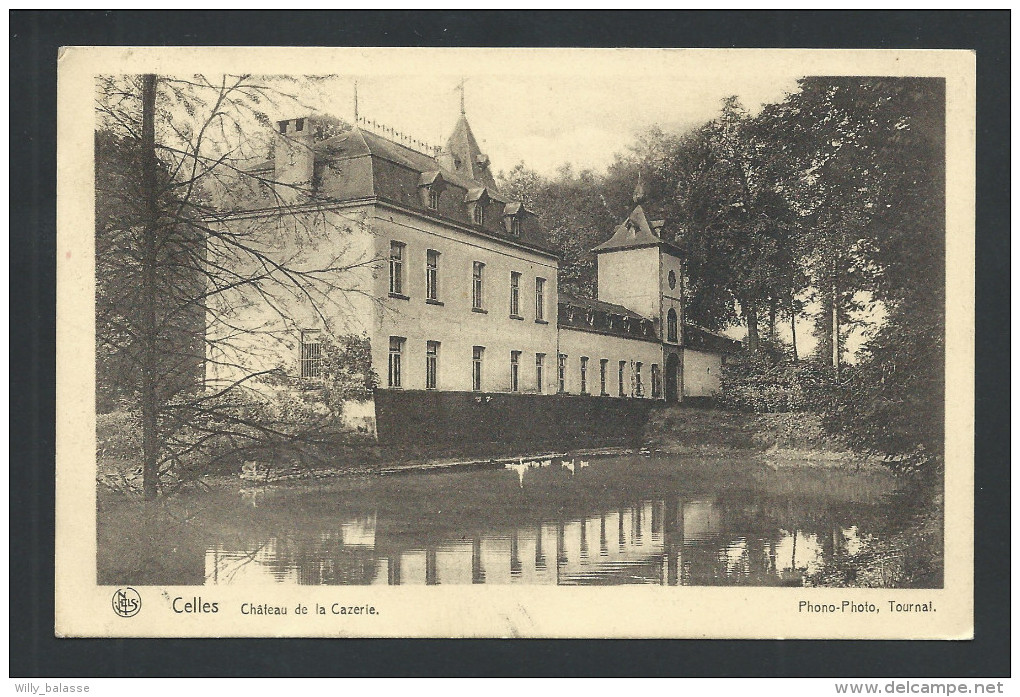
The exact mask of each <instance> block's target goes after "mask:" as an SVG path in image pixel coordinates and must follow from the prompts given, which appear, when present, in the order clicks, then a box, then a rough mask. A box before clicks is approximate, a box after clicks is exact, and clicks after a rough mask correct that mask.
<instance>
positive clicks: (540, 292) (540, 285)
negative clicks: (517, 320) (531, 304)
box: [535, 278, 545, 320]
mask: <svg viewBox="0 0 1020 697" xmlns="http://www.w3.org/2000/svg"><path fill="white" fill-rule="evenodd" d="M535 319H539V320H544V319H545V279H544V278H536V279H535Z"/></svg>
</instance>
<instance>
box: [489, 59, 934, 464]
mask: <svg viewBox="0 0 1020 697" xmlns="http://www.w3.org/2000/svg"><path fill="white" fill-rule="evenodd" d="M944 131H945V85H944V82H943V81H942V80H938V79H923V78H854V77H835V78H829V77H811V78H804V79H802V80H801V81H800V83H799V86H798V89H797V90H796V91H795V92H794V93H792V94H790V95H788V97H787V98H786V99H785V100H783V101H781V102H779V103H776V104H770V105H766V106H765V107H764V108H763V109H761V111H760V112H758V113H757V114H751V113H749V112H748V111H747V110H745V109H744V108H743V107H742V105H741V104H740V103H739V102H738V101H737V99H736V98H729V99H727V100H725V101H724V103H723V104H722V108H721V110H720V113H719V116H718V117H717V118H715V119H713V120H712V121H711V122H710V123H707V124H705V125H704V126H702V127H700V128H697V129H694V130H693V131H690V132H687V133H681V134H677V133H667V132H664V131H662V130H660V129H652V130H650V131H649V132H647V133H644V134H642V135H641V136H640V137H639V138H638V139H637V140H636V142H635V143H634V144H633V146H632V147H631V149H630V151H629V152H628V153H626V154H624V155H619V156H618V157H617V161H616V163H615V164H614V165H613V166H611V167H610V168H609V170H608V171H607V172H606V173H605V174H596V173H593V172H582V173H580V174H577V173H574V172H573V171H572V170H571V169H569V168H563V169H562V170H561V171H560V172H559V173H558V174H557V175H556V176H555V177H552V178H549V179H546V178H543V177H541V176H539V175H538V174H536V173H535V172H532V171H530V170H528V169H527V168H526V167H525V166H524V165H523V164H522V165H518V167H516V168H515V169H514V170H513V171H511V172H510V173H508V174H505V175H502V176H501V185H502V186H503V187H504V188H505V189H506V190H507V192H508V193H510V194H511V195H514V196H515V197H517V198H520V199H522V200H524V201H525V202H526V203H527V204H528V205H529V207H531V208H532V209H533V210H535V211H536V212H537V213H539V214H540V215H541V216H542V217H543V219H544V222H545V224H546V226H547V227H548V228H549V240H550V242H551V243H552V244H553V246H554V247H555V248H556V249H557V250H558V251H559V252H560V254H561V257H562V270H561V274H560V278H561V284H562V286H563V288H565V289H568V290H572V291H574V292H581V293H583V294H588V295H591V294H592V293H593V292H594V278H595V275H594V257H593V255H591V253H590V249H591V247H593V246H595V245H596V244H598V243H600V242H602V241H604V240H606V239H608V238H609V237H610V236H611V235H612V233H613V229H614V228H615V226H616V225H618V224H619V223H620V221H622V220H623V219H624V217H625V216H626V215H627V213H628V211H629V209H630V208H631V207H632V206H633V205H634V204H633V202H632V201H631V199H630V196H629V194H630V192H631V191H632V190H633V189H634V185H635V183H636V182H637V181H638V177H639V173H640V175H641V177H642V178H643V187H644V190H645V192H646V193H647V202H646V203H645V204H644V205H645V208H646V211H647V212H648V213H649V218H651V219H665V221H666V226H665V227H664V228H663V230H664V233H663V234H664V236H665V237H666V239H667V240H669V241H671V242H673V243H674V244H675V245H677V246H678V247H679V248H680V249H681V250H682V253H683V255H684V258H685V260H686V276H687V279H686V281H687V283H686V286H685V288H686V291H687V294H688V310H687V311H688V315H687V317H686V320H687V321H691V322H694V323H696V324H700V325H702V326H705V327H707V328H710V329H723V328H725V327H726V326H731V325H734V324H739V325H740V326H743V327H744V328H745V329H746V331H747V343H746V349H747V351H748V354H749V356H748V360H747V361H746V362H744V363H742V364H740V365H739V366H734V367H732V368H731V369H730V370H728V371H727V374H728V377H727V394H726V397H725V399H726V400H728V402H729V403H730V404H731V405H732V406H735V407H739V408H744V409H751V410H753V411H759V412H775V411H790V410H796V409H814V410H815V411H818V412H819V413H824V414H825V419H824V421H825V423H826V424H827V425H828V427H829V428H830V429H831V430H832V431H833V432H834V433H836V434H838V435H840V436H841V437H843V438H845V439H846V441H847V442H849V443H850V444H852V445H853V446H854V447H855V448H857V449H860V450H866V451H870V452H873V453H879V454H882V455H885V456H888V457H889V458H890V459H892V460H894V461H896V462H897V463H899V464H900V465H903V466H909V467H911V468H918V467H924V466H926V465H927V464H931V463H932V462H936V461H937V460H938V459H939V458H940V457H941V453H942V439H943V427H942V421H943V414H944V405H943V389H944V379H943V369H944V363H945V354H944V334H945V322H944V307H945V158H944V155H945V133H944ZM805 316H806V318H807V319H809V320H810V324H811V325H813V327H814V332H815V337H816V340H817V341H816V345H817V348H816V352H815V355H814V356H813V362H812V363H811V364H803V362H802V361H798V359H799V358H803V356H798V353H797V348H796V343H794V344H793V346H792V347H791V351H789V352H787V355H786V356H784V357H783V358H781V359H779V360H778V362H777V357H776V356H772V355H770V354H769V345H770V344H774V343H775V341H776V338H777V325H778V323H780V322H784V321H787V322H789V321H793V320H795V319H797V318H801V319H804V318H805ZM853 329H858V330H864V331H865V334H864V335H865V337H866V340H865V342H864V343H863V345H862V346H861V347H860V348H859V350H857V352H856V355H848V348H847V337H848V335H849V333H850V331H851V330H853ZM826 370H827V371H828V372H825V371H826Z"/></svg>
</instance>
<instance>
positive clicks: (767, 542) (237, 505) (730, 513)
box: [160, 458, 893, 585]
mask: <svg viewBox="0 0 1020 697" xmlns="http://www.w3.org/2000/svg"><path fill="white" fill-rule="evenodd" d="M518 464H521V463H518ZM709 464H711V466H712V467H716V468H717V469H715V470H710V469H708V468H707V467H702V468H693V469H691V470H686V471H685V469H684V468H682V467H678V466H676V465H675V464H674V463H671V462H665V463H663V462H661V461H656V460H655V459H653V458H616V459H613V460H610V461H603V462H597V463H595V464H593V465H590V466H586V467H583V468H582V467H575V468H574V471H573V472H571V471H570V468H568V467H564V466H559V467H554V466H549V465H545V464H544V462H543V463H541V464H540V465H539V466H536V467H531V466H528V468H527V469H526V470H522V471H524V476H523V478H522V477H521V474H520V472H518V471H516V470H514V469H511V470H489V471H477V472H465V473H453V474H442V475H430V476H408V477H403V478H396V477H395V478H392V479H391V480H372V481H367V482H366V483H364V484H363V485H359V486H358V487H357V488H352V487H350V486H346V487H345V486H340V485H336V486H323V487H319V488H317V489H315V490H311V489H307V488H305V489H302V488H298V487H294V488H286V487H280V488H279V489H276V490H271V491H270V490H267V491H265V492H262V495H261V496H260V497H259V499H258V506H256V507H252V505H251V502H250V501H245V500H243V499H242V498H241V497H239V496H237V494H236V493H235V494H233V497H232V498H227V497H222V498H220V499H218V501H217V505H215V506H207V507H206V508H205V509H204V510H203V512H202V514H201V516H200V517H201V518H202V521H201V527H199V528H197V531H198V532H202V530H204V531H205V533H204V537H203V538H201V540H202V541H204V545H202V546H201V547H200V549H201V550H202V551H201V552H199V554H200V555H201V554H205V555H206V556H205V566H204V569H205V572H206V574H207V575H208V576H209V578H208V579H206V582H210V583H231V582H234V583H243V582H246V581H249V580H253V579H254V580H258V578H257V577H262V580H268V579H270V578H272V579H275V580H276V581H278V582H281V583H301V584H329V585H343V584H358V585H361V584H371V583H383V584H385V583H389V584H406V583H440V584H444V583H497V584H498V583H522V584H545V583H561V584H566V583H569V584H619V583H662V584H669V585H726V584H740V585H778V584H800V583H801V581H802V578H803V575H804V574H805V572H807V573H813V572H814V571H816V570H817V568H818V566H819V565H820V564H821V563H822V562H823V561H827V560H831V559H841V560H850V562H849V563H852V560H853V559H854V557H855V554H857V553H858V552H859V550H860V548H861V546H862V542H861V541H862V540H869V539H871V537H873V536H877V537H881V536H882V535H884V534H886V531H888V530H889V529H891V525H893V523H891V522H890V520H889V515H890V510H889V509H890V506H889V505H888V503H885V502H884V501H883V494H884V492H886V491H888V490H889V488H890V487H889V483H888V481H884V480H883V481H879V480H877V479H876V480H875V481H870V480H869V479H868V478H867V477H860V476H858V475H853V476H847V475H845V474H840V473H831V472H829V473H824V472H823V473H818V472H807V473H805V472H804V471H798V472H796V473H790V472H769V471H758V470H753V469H748V468H747V467H746V466H743V468H742V469H738V468H734V467H732V466H729V469H727V467H728V465H727V464H726V463H725V462H724V463H721V464H719V465H718V466H717V465H716V463H709ZM373 511H376V512H375V513H373ZM193 537H196V536H193ZM196 541H199V538H197V537H196ZM165 544H166V547H167V549H169V548H170V546H171V545H173V546H174V548H175V549H176V548H178V547H180V545H181V538H177V539H174V540H166V543H165ZM196 551H197V550H196ZM167 556H169V555H167ZM178 556H179V555H178ZM199 560H201V556H199ZM200 568H201V567H200ZM200 578H201V576H200ZM173 580H175V579H174V578H171V577H169V576H168V577H167V578H165V579H161V581H160V582H161V583H168V582H173ZM199 582H201V581H199Z"/></svg>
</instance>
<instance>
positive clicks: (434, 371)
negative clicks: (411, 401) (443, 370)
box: [425, 341, 439, 390]
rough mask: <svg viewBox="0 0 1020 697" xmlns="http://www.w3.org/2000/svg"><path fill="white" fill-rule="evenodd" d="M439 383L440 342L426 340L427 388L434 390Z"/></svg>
mask: <svg viewBox="0 0 1020 697" xmlns="http://www.w3.org/2000/svg"><path fill="white" fill-rule="evenodd" d="M438 384H439V342H438V341H426V342H425V389H426V390H434V389H436V386H437V385H438Z"/></svg>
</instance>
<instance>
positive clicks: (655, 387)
mask: <svg viewBox="0 0 1020 697" xmlns="http://www.w3.org/2000/svg"><path fill="white" fill-rule="evenodd" d="M661 396H662V376H661V375H660V374H659V365H658V364H657V363H652V397H653V398H654V399H658V398H659V397H661Z"/></svg>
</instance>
